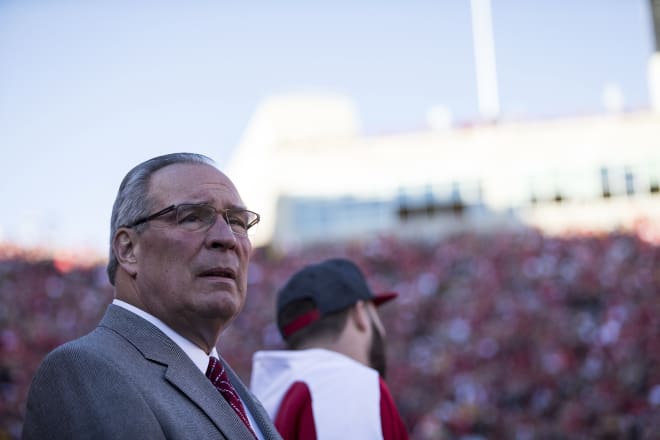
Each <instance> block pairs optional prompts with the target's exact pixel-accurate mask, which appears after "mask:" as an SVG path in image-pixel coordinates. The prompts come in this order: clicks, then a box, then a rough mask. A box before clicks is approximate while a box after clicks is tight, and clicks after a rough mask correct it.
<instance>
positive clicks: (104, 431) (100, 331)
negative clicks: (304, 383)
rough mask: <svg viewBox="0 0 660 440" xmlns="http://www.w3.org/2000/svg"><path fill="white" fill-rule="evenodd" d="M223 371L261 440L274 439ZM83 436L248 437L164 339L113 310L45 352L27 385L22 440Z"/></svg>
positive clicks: (242, 389) (257, 409)
mask: <svg viewBox="0 0 660 440" xmlns="http://www.w3.org/2000/svg"><path fill="white" fill-rule="evenodd" d="M221 361H222V362H223V363H224V360H222V359H221ZM225 366H226V367H227V370H228V374H229V377H230V379H231V381H232V384H234V386H235V388H236V390H237V391H238V393H239V394H240V395H241V398H242V399H243V401H244V402H245V404H246V406H247V407H248V408H249V410H250V412H251V413H252V415H253V416H254V418H255V419H256V422H257V425H258V426H259V429H260V430H261V432H262V433H263V434H264V436H265V438H266V439H280V440H281V437H280V436H279V434H278V433H277V431H276V430H275V427H274V426H273V424H272V423H271V421H270V420H269V418H268V415H267V414H266V411H265V410H264V409H263V407H262V406H261V404H260V403H259V402H258V401H257V399H256V398H255V397H254V396H253V395H252V394H251V393H250V392H249V391H248V389H247V387H246V386H245V385H244V384H243V383H242V382H241V380H240V379H239V378H238V376H237V375H236V373H234V372H233V371H232V370H231V368H229V366H228V365H227V364H226V363H225ZM83 438H84V439H200V440H201V439H245V440H253V439H254V437H253V436H252V434H251V433H250V432H249V431H248V429H247V428H246V427H245V425H244V424H243V422H242V421H241V420H240V419H239V418H238V416H237V415H236V413H235V412H234V410H233V409H232V408H231V407H230V406H229V404H228V403H227V402H226V401H225V399H223V398H222V396H221V395H220V393H219V392H218V391H217V390H216V389H215V387H214V386H213V385H212V384H211V382H210V381H209V380H208V379H207V378H206V376H205V375H204V374H202V373H201V372H200V371H199V369H198V368H197V367H196V366H195V364H194V363H193V362H192V361H191V360H190V358H189V357H188V356H187V355H186V354H185V353H184V352H183V351H182V350H181V349H180V348H179V347H178V346H177V345H176V344H175V343H174V342H173V341H172V340H171V339H169V338H168V337H167V336H165V335H164V334H163V333H162V332H161V331H160V330H158V329H157V328H156V327H155V326H153V325H152V324H151V323H149V322H147V321H146V320H144V319H142V318H140V317H139V316H137V315H135V314H133V313H131V312H129V311H127V310H124V309H122V308H121V307H118V306H115V305H110V306H109V307H108V309H107V311H106V313H105V316H104V317H103V319H102V320H101V322H100V323H99V325H98V327H97V328H96V329H95V330H94V331H93V332H91V333H90V334H88V335H86V336H84V337H82V338H80V339H77V340H75V341H72V342H69V343H66V344H64V345H62V346H60V347H58V348H57V349H55V350H54V351H53V352H52V353H50V354H49V355H48V356H47V357H46V358H45V359H44V361H43V363H42V364H41V366H40V367H39V369H38V370H37V373H36V374H35V376H34V379H33V381H32V385H31V387H30V392H29V396H28V402H27V413H26V417H25V422H24V425H23V439H26V440H27V439H83Z"/></svg>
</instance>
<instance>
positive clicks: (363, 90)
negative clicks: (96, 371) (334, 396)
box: [0, 0, 653, 253]
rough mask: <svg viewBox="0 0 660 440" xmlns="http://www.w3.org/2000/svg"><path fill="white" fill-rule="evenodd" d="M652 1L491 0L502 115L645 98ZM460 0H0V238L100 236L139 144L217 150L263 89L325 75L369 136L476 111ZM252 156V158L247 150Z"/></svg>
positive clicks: (89, 241) (224, 154)
mask: <svg viewBox="0 0 660 440" xmlns="http://www.w3.org/2000/svg"><path fill="white" fill-rule="evenodd" d="M648 3H649V2H648V0H580V1H569V0H535V1H524V0H492V8H493V21H494V23H493V26H494V33H495V45H496V56H497V67H498V78H499V91H500V103H501V109H502V113H503V115H504V117H509V118H511V117H525V118H541V117H551V116H566V115H576V114H593V113H598V112H601V111H603V104H602V96H601V95H602V91H603V88H604V87H605V85H607V84H610V83H612V84H617V85H618V86H619V87H620V89H621V90H622V92H623V95H624V98H625V104H626V107H627V108H632V109H638V108H644V107H647V106H648V104H649V99H648V87H647V79H646V66H647V62H648V58H649V56H650V54H651V53H652V51H653V40H652V30H651V20H650V16H649V10H648V9H649V7H648ZM469 5H470V2H469V1H468V0H436V1H423V0H408V1H403V0H400V1H375V0H365V1H358V2H355V1H344V0H335V1H305V2H303V1H291V0H281V1H277V2H272V1H258V2H250V1H245V2H228V1H211V0H207V1H186V2H183V1H179V2H174V1H141V2H137V1H125V0H115V1H105V2H103V1H89V0H70V1H66V0H62V1H58V0H42V1H39V0H34V1H20V0H3V1H1V2H0V150H1V151H2V158H1V160H0V203H1V206H2V212H3V215H2V218H0V239H2V238H4V239H5V240H14V241H19V242H20V243H24V244H26V245H38V244H41V245H47V246H73V247H80V246H88V247H92V248H94V249H96V250H98V251H99V252H103V253H104V252H105V248H106V242H107V239H108V238H107V236H108V230H109V227H108V219H109V215H110V208H111V204H112V201H113V200H114V196H115V192H116V189H117V187H118V185H119V182H120V180H121V178H122V177H123V175H124V174H125V173H126V172H127V171H128V169H129V168H130V167H132V166H133V165H135V164H137V163H138V162H140V161H142V160H144V159H147V158H149V157H152V156H155V155H158V154H163V153H168V152H173V151H196V152H201V153H204V154H207V155H209V156H211V157H213V158H214V159H216V160H217V161H218V162H219V164H220V165H223V164H225V163H226V162H227V160H228V158H229V157H230V154H231V151H232V149H233V148H234V147H235V146H236V145H237V144H238V142H239V140H240V137H241V135H242V133H243V130H244V129H245V127H246V125H247V123H248V121H249V119H250V117H251V115H252V113H253V112H254V110H255V108H256V106H257V105H258V103H259V101H260V99H262V98H264V97H265V96H267V95H269V94H271V93H286V92H289V91H299V90H301V89H303V90H308V89H312V90H318V89H320V90H329V91H336V92H340V93H344V94H346V95H349V96H351V97H352V98H354V99H355V101H356V103H357V107H358V109H359V111H360V117H361V120H362V126H363V131H364V133H365V134H381V133H396V132H402V131H410V130H416V129H423V128H424V127H425V124H426V122H425V118H426V112H427V110H428V109H429V108H430V107H432V106H434V105H443V106H446V107H448V108H450V109H451V111H452V112H453V114H454V118H455V120H458V121H462V122H470V121H476V120H477V119H478V107H477V97H476V85H475V75H474V59H473V51H472V33H471V28H470V26H471V20H470V8H469ZM255 160H259V158H255Z"/></svg>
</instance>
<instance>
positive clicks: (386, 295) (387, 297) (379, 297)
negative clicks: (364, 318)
mask: <svg viewBox="0 0 660 440" xmlns="http://www.w3.org/2000/svg"><path fill="white" fill-rule="evenodd" d="M397 296H399V294H398V293H396V292H383V293H377V294H376V295H374V298H373V299H372V301H373V303H374V304H376V305H377V306H379V305H381V304H384V303H386V302H388V301H391V300H393V299H394V298H396V297H397Z"/></svg>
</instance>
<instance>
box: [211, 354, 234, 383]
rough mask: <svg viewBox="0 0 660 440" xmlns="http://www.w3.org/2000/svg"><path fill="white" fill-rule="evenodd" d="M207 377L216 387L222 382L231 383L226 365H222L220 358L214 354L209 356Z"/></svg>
mask: <svg viewBox="0 0 660 440" xmlns="http://www.w3.org/2000/svg"><path fill="white" fill-rule="evenodd" d="M206 377H208V378H209V380H210V381H211V382H212V383H213V385H215V386H216V387H218V386H219V385H220V383H221V382H227V383H229V379H228V378H227V372H226V371H225V366H224V365H222V362H220V359H218V358H216V357H214V356H211V357H209V365H208V367H206Z"/></svg>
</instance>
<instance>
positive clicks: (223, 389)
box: [206, 356, 257, 438]
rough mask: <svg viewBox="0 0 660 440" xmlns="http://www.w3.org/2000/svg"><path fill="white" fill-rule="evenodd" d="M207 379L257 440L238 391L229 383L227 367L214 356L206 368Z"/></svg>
mask: <svg viewBox="0 0 660 440" xmlns="http://www.w3.org/2000/svg"><path fill="white" fill-rule="evenodd" d="M206 377H208V378H209V380H210V381H211V383H212V384H213V385H215V387H216V388H217V390H218V391H220V394H222V397H224V398H225V400H226V401H227V402H228V403H229V406H231V407H232V408H234V411H236V414H238V417H240V418H241V420H242V421H243V423H245V426H247V427H248V429H249V430H250V432H251V433H252V435H254V437H255V438H256V437H257V436H256V434H255V433H254V431H253V430H252V426H250V422H249V421H248V418H247V415H246V414H245V408H243V404H242V403H241V399H240V398H239V397H238V393H237V392H236V389H234V387H233V386H232V384H231V382H229V377H227V372H226V371H225V366H224V365H222V362H220V360H219V359H218V358H215V357H213V356H211V357H210V358H209V366H208V367H207V368H206Z"/></svg>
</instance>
